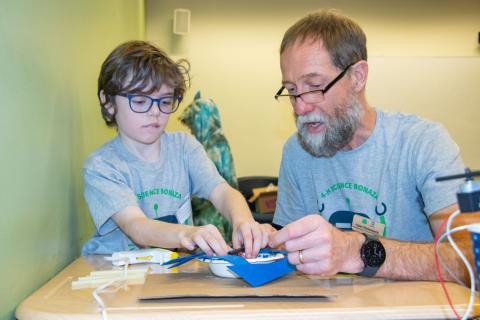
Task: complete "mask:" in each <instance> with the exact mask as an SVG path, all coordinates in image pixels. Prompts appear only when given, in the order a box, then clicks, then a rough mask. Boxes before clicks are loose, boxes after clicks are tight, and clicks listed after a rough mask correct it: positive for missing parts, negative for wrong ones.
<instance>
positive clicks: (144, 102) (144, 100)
mask: <svg viewBox="0 0 480 320" xmlns="http://www.w3.org/2000/svg"><path fill="white" fill-rule="evenodd" d="M117 95H119V96H121V97H126V98H127V99H128V105H129V106H130V109H131V110H132V111H133V112H136V113H146V112H148V111H150V109H151V108H152V106H153V103H154V102H156V103H157V105H158V109H159V110H160V112H162V113H166V114H170V113H174V112H175V111H177V109H178V106H179V105H180V102H181V101H182V98H183V97H182V96H175V95H173V96H164V97H161V98H158V99H154V98H152V97H149V96H145V95H143V94H128V93H118V94H117Z"/></svg>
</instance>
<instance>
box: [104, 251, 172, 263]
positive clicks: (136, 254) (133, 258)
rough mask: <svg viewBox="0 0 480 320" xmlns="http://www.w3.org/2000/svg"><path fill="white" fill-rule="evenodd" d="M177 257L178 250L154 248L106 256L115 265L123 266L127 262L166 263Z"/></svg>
mask: <svg viewBox="0 0 480 320" xmlns="http://www.w3.org/2000/svg"><path fill="white" fill-rule="evenodd" d="M175 258H178V253H176V252H173V251H170V250H166V249H161V248H154V249H140V250H133V251H120V252H115V253H114V254H112V256H111V257H106V258H105V259H106V260H110V261H112V264H113V265H114V266H123V265H125V263H128V264H137V263H164V262H166V261H168V260H171V259H175Z"/></svg>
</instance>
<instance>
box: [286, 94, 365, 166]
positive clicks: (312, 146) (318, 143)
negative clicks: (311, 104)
mask: <svg viewBox="0 0 480 320" xmlns="http://www.w3.org/2000/svg"><path fill="white" fill-rule="evenodd" d="M362 115H363V112H362V108H361V106H360V102H359V101H358V99H357V98H356V97H355V96H353V95H351V96H350V97H349V99H348V100H347V102H346V103H345V104H344V105H340V106H337V107H336V108H335V110H334V115H333V116H329V115H327V114H325V113H320V112H310V113H308V114H305V115H302V116H297V115H295V118H296V119H295V120H296V123H297V128H298V133H297V135H298V140H299V142H300V145H301V146H302V148H303V149H304V150H305V151H307V152H308V153H310V154H311V155H312V156H314V157H333V156H334V155H335V154H336V153H337V151H338V150H341V149H343V148H344V147H345V146H346V145H347V144H348V143H349V142H350V141H351V140H352V138H353V135H354V133H355V131H356V130H357V128H358V124H359V123H360V118H361V116H362ZM308 122H321V123H323V124H324V126H325V128H324V130H323V132H317V133H309V132H308V129H307V127H306V125H305V124H306V123H308Z"/></svg>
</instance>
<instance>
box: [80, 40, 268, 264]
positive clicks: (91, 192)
mask: <svg viewBox="0 0 480 320" xmlns="http://www.w3.org/2000/svg"><path fill="white" fill-rule="evenodd" d="M188 79H189V78H188V67H185V66H184V65H182V64H181V63H175V62H173V61H172V60H171V59H170V58H169V57H167V56H166V54H165V53H164V52H163V51H162V50H160V49H159V48H157V47H155V46H154V45H152V44H150V43H148V42H144V41H130V42H126V43H124V44H122V45H120V46H118V47H117V48H116V49H114V50H113V51H112V53H110V55H109V56H108V57H107V59H106V60H105V61H104V63H103V65H102V68H101V71H100V75H99V79H98V98H99V100H100V105H101V112H102V116H103V119H104V120H105V122H106V124H107V125H108V126H111V127H115V128H116V129H117V132H118V135H117V137H115V138H114V139H113V140H111V141H109V142H107V143H106V144H105V145H103V146H102V147H101V148H100V149H98V150H97V151H96V152H94V153H93V154H92V155H91V156H90V157H89V158H88V159H87V161H86V163H85V166H84V180H85V198H86V201H87V203H88V206H89V208H90V212H91V215H92V218H93V221H94V223H95V226H96V228H97V231H96V233H95V235H94V236H93V238H92V239H90V240H89V241H88V242H87V243H86V244H85V245H84V247H83V250H82V254H83V255H87V254H111V253H113V252H116V251H125V250H132V249H137V248H139V247H147V246H155V247H163V248H185V249H187V250H193V249H195V248H196V247H199V248H200V249H201V250H203V251H204V252H205V253H206V254H209V255H211V254H217V255H224V254H227V252H228V251H229V250H230V249H231V248H230V247H229V246H228V245H227V244H226V242H225V241H224V239H223V238H222V236H221V234H220V232H219V231H218V230H217V229H216V228H215V227H214V226H212V225H207V226H192V225H191V221H192V217H191V213H192V210H191V205H190V199H191V196H193V195H196V196H198V197H201V198H207V199H208V200H210V201H211V202H212V203H213V204H214V206H215V207H216V208H217V209H218V210H219V211H220V212H221V213H222V214H223V215H224V216H225V217H226V218H227V219H229V220H230V221H231V223H232V225H233V234H232V242H233V246H234V247H235V248H239V247H241V246H242V245H243V246H244V247H245V253H246V256H247V257H248V258H251V257H255V256H256V255H257V254H258V251H259V250H260V248H261V247H264V246H265V245H266V243H267V240H268V232H267V231H266V230H267V228H263V227H261V226H260V225H259V224H258V223H257V222H255V221H254V220H253V218H252V215H251V213H250V211H249V209H248V206H247V204H246V203H245V200H244V198H243V197H242V195H241V194H240V193H239V192H238V191H236V190H235V189H233V188H232V187H230V186H229V185H228V183H226V182H225V180H224V179H223V178H222V177H221V176H220V175H219V174H218V172H217V170H216V168H215V166H214V165H213V163H212V162H211V161H210V160H209V159H208V157H207V155H206V153H205V151H204V149H203V147H202V146H201V145H200V143H198V142H197V141H196V140H195V139H194V138H193V137H192V136H190V135H188V134H186V133H181V132H176V133H166V132H164V129H165V127H166V125H167V122H168V119H169V116H170V114H171V113H173V112H175V111H176V110H177V108H178V105H179V104H180V102H181V101H182V98H183V94H184V92H185V89H186V81H187V80H188Z"/></svg>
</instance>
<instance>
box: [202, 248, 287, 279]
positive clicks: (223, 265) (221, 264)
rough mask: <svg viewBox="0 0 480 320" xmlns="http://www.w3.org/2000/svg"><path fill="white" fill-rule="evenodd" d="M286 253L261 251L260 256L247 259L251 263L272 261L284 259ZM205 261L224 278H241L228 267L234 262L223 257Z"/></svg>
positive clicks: (212, 270) (216, 273)
mask: <svg viewBox="0 0 480 320" xmlns="http://www.w3.org/2000/svg"><path fill="white" fill-rule="evenodd" d="M284 257H285V255H283V254H281V253H276V254H271V253H259V254H258V256H257V257H256V258H254V259H247V261H248V262H249V263H252V264H258V263H271V262H274V261H276V260H279V259H283V258H284ZM203 261H204V262H207V263H208V267H209V268H210V271H211V272H212V273H213V274H214V275H216V276H218V277H222V278H239V276H238V275H237V274H236V273H235V272H233V271H232V270H230V269H228V266H231V265H232V264H231V263H230V262H228V261H226V260H222V259H221V258H215V259H203Z"/></svg>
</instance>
